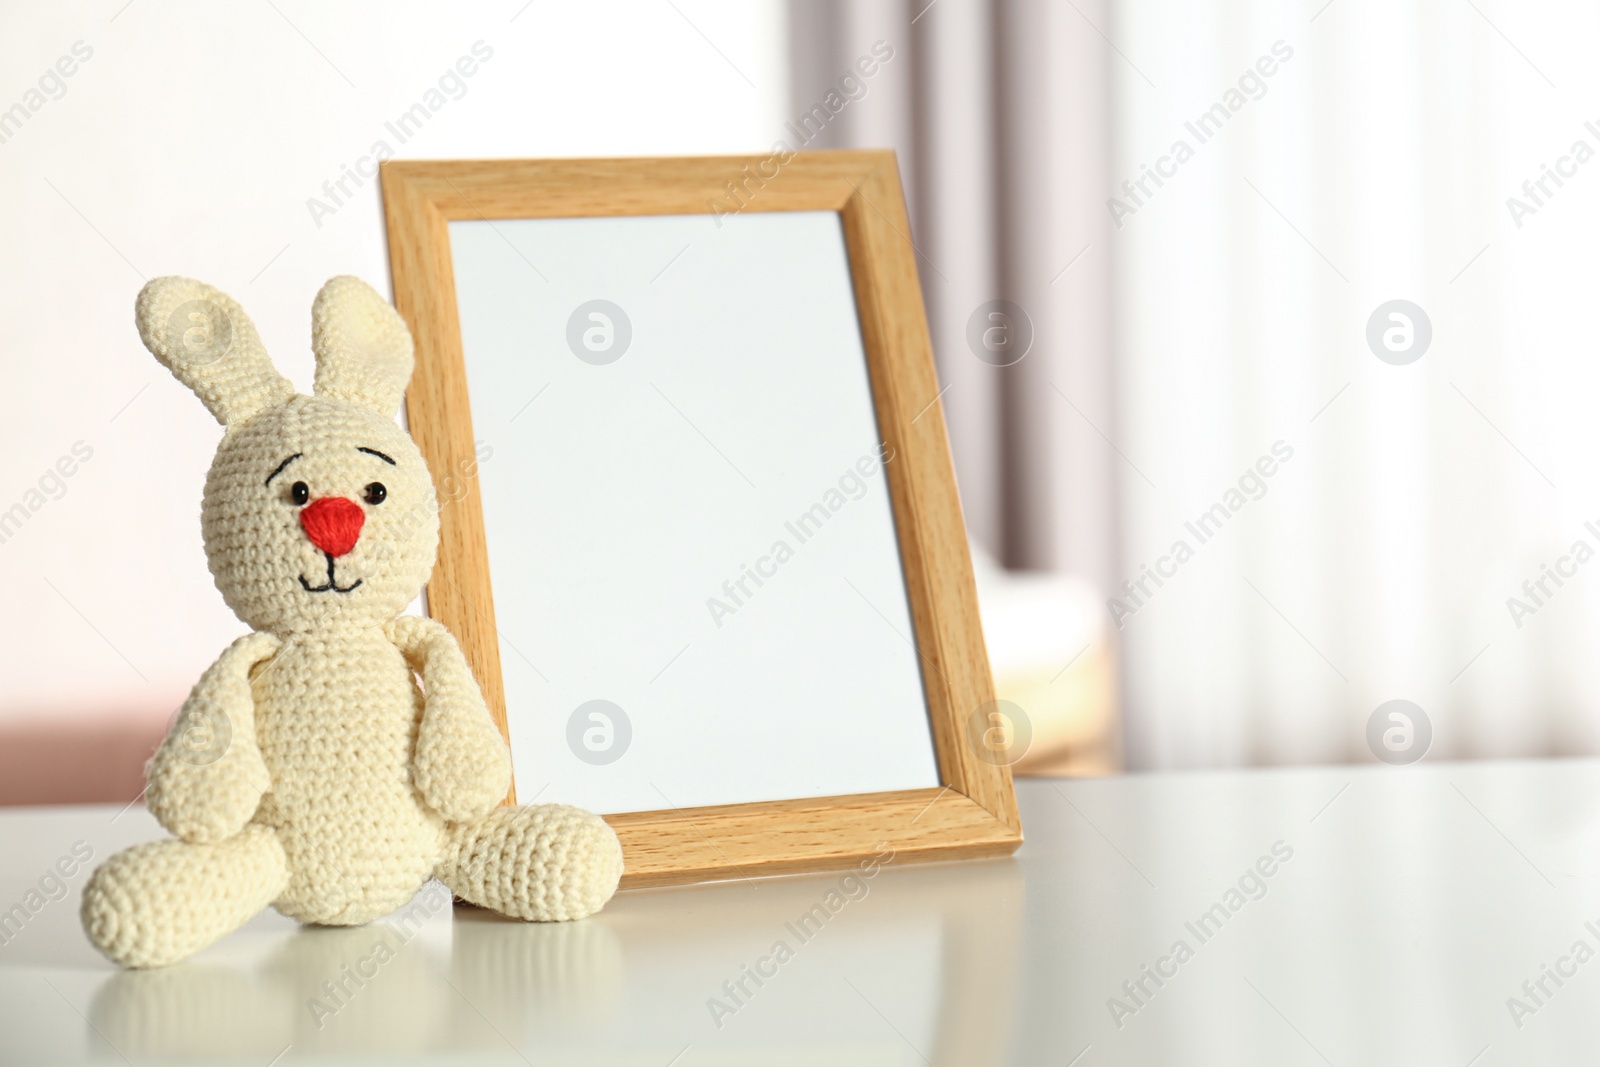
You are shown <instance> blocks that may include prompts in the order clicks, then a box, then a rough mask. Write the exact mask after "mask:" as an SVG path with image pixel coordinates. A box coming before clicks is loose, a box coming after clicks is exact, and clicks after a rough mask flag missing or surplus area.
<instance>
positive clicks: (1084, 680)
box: [0, 0, 1600, 803]
mask: <svg viewBox="0 0 1600 1067" xmlns="http://www.w3.org/2000/svg"><path fill="white" fill-rule="evenodd" d="M0 26H3V28H4V31H5V32H3V33H0V71H4V72H5V75H4V77H3V78H0V192H3V195H4V200H5V203H6V204H7V208H6V220H7V224H6V228H5V236H6V242H5V246H4V248H3V249H0V285H3V291H4V294H5V295H4V298H0V336H3V337H4V338H5V341H4V354H3V356H0V360H3V364H0V365H3V366H4V368H5V376H4V388H3V389H0V589H3V591H4V598H3V599H4V603H5V605H6V608H7V610H6V612H5V615H4V619H3V621H0V637H3V639H0V802H10V803H19V802H47V801H60V800H110V799H122V798H127V799H131V798H132V797H133V796H134V795H136V794H137V792H138V791H139V788H140V786H141V784H142V781H141V764H142V761H143V760H144V758H145V757H146V756H147V755H148V754H149V752H150V751H151V749H152V748H153V746H154V744H155V741H156V739H157V738H158V737H159V736H160V734H161V733H162V732H163V730H164V728H165V725H166V723H167V722H168V721H169V719H170V718H171V716H172V714H173V713H174V711H175V710H176V708H177V706H178V704H179V703H180V702H181V701H182V699H183V696H184V694H185V692H186V691H187V689H188V687H189V686H190V685H191V684H192V683H193V682H194V680H195V679H196V677H197V676H198V675H199V673H200V672H201V671H202V670H203V669H204V668H205V667H206V666H207V665H208V664H209V663H210V662H211V661H212V660H213V659H214V657H215V656H216V655H217V653H218V652H219V651H220V649H221V648H222V647H223V646H224V644H225V643H226V642H227V641H229V640H231V639H232V638H233V637H234V636H235V635H237V634H238V633H239V632H241V624H240V623H238V621H237V620H235V619H234V618H233V617H232V616H231V614H230V613H229V612H228V611H227V609H226V607H225V606H224V605H223V604H222V601H221V598H220V597H219V596H218V594H217V593H216V591H215V590H214V589H213V588H212V586H211V583H210V579H209V575H208V573H207V571H206V568H205V562H204V558H203V554H202V551H201V545H200V530H199V522H198V509H199V499H200V490H201V484H202V480H203V476H204V472H205V468H206V466H207V464H208V462H209V459H210V457H211V454H212V451H213V449H214V446H215V442H216V439H217V437H218V436H219V434H220V430H219V428H218V427H217V426H216V425H215V423H213V422H212V421H211V420H210V419H209V417H208V416H207V415H206V414H205V412H204V411H203V410H202V409H201V407H200V405H198V404H196V403H195V402H194V399H193V397H192V396H190V395H189V394H188V393H187V392H186V391H185V390H183V389H182V388H180V387H178V386H177V385H176V384H175V383H173V382H172V381H171V380H170V378H169V377H168V376H167V375H166V374H165V373H164V372H162V371H161V370H160V368H159V367H157V366H156V364H155V363H154V361H153V360H152V359H151V357H150V356H149V355H148V353H146V352H145V351H144V349H143V347H142V346H141V345H140V343H139V341H138V337H137V335H136V334H135V331H134V329H133V325H132V314H131V310H132V303H133V297H134V294H135V293H136V292H137V291H138V289H139V287H140V286H141V285H142V284H143V282H144V280H145V279H146V278H149V277H154V276H156V275H158V274H163V273H183V274H189V275H194V276H198V277H202V278H205V279H207V280H209V281H211V282H213V283H214V284H216V285H218V286H219V287H221V288H223V289H224V290H226V291H228V292H230V293H232V294H233V295H234V296H235V297H237V298H238V299H239V300H240V302H241V303H242V304H243V305H244V306H245V307H246V308H247V309H248V310H249V311H250V313H251V315H252V316H253V317H254V318H255V321H256V323H257V325H258V326H259V327H260V329H261V333H262V334H263V337H264V339H265V341H266V344H267V348H268V350H269V351H270V352H272V353H273V355H274V357H275V359H276V360H277V362H278V364H279V366H280V368H282V369H283V370H284V372H285V373H286V374H288V375H289V376H290V377H291V378H292V379H294V380H295V381H296V382H297V384H299V385H300V386H301V387H302V388H307V387H309V383H310V379H311V358H310V353H309V348H308V322H307V315H306V308H307V306H308V301H309V298H310V294H312V293H314V292H315V290H316V288H317V287H318V286H319V285H320V284H321V282H322V281H323V280H325V279H326V278H327V277H329V276H330V275H333V274H336V273H354V274H358V275H361V276H362V277H365V278H367V279H370V280H372V281H373V282H374V283H375V284H378V285H379V286H380V288H381V287H382V286H383V285H384V284H386V281H387V277H388V267H387V253H386V249H385V244H384V237H383V228H382V221H381V205H380V201H379V196H378V190H377V183H376V180H375V178H374V177H373V174H372V173H371V162H370V161H371V159H372V157H373V155H374V153H375V152H376V151H377V145H378V144H379V143H380V142H381V143H383V144H384V145H385V146H386V148H387V149H388V151H389V152H391V153H392V154H393V155H395V156H397V157H399V158H452V157H454V158H460V157H473V156H583V155H591V156H609V155H649V154H713V153H762V154H765V153H767V152H769V151H770V150H771V148H772V147H773V145H774V144H775V142H779V141H781V142H783V143H785V144H786V145H788V146H790V147H795V148H832V147H858V146H859V147H879V146H888V147H892V148H894V149H895V150H896V151H897V153H898V155H899V160H900V166H901V170H902V174H903V177H904V180H905V184H906V194H907V198H908V201H909V205H910V209H911V216H912V222H913V233H912V234H911V235H910V237H911V239H912V241H913V242H914V244H915V246H916V251H917V256H918V264H919V267H920V270H921V275H922V283H923V289H924V293H925V296H926V300H927V305H928V313H929V318H930V325H931V327H932V331H933V338H934V347H935V351H936V356H937V359H938V363H939V371H940V376H941V381H942V385H943V387H944V390H945V391H944V393H943V394H942V395H943V401H944V410H945V413H946V417H947V419H948V422H949V425H950V433H951V437H952V443H953V448H954V451H955V457H956V466H957V470H958V476H959V480H960V486H961V493H962V498H963V502H964V506H965V508H966V513H967V519H968V523H969V526H970V529H971V533H972V537H973V540H974V544H975V546H976V549H977V551H978V552H979V553H980V560H979V570H980V599H981V601H982V603H983V610H984V616H985V619H984V622H985V629H986V633H987V636H988V639H989V644H990V651H991V656H992V658H993V660H994V663H995V669H996V674H997V681H998V684H999V687H1000V690H1001V695H1002V696H1003V697H1006V698H1007V699H1009V700H1011V701H1013V702H1014V703H1015V704H1016V705H1017V706H1018V707H1019V708H1020V709H1022V713H1023V714H1026V715H1027V716H1028V717H1029V719H1030V720H1031V722H1032V725H1033V731H1034V741H1033V746H1032V748H1031V749H1030V751H1029V752H1028V753H1027V754H1026V755H1025V756H1024V757H1023V759H1022V761H1021V762H1020V763H1019V764H1018V770H1019V771H1024V772H1034V773H1089V774H1101V773H1112V772H1116V771H1120V770H1155V769H1171V768H1190V767H1223V766H1240V765H1260V764H1284V763H1328V762H1350V761H1370V760H1373V759H1375V758H1377V756H1376V755H1375V750H1374V749H1373V748H1372V747H1371V746H1370V745H1369V743H1368V740H1367V738H1368V722H1369V719H1370V718H1371V716H1372V715H1373V713H1374V710H1375V709H1377V708H1378V707H1379V706H1380V705H1382V704H1384V703H1385V702H1388V701H1391V700H1406V701H1410V702H1412V704H1413V705H1414V706H1415V708H1416V709H1417V711H1416V712H1415V713H1414V714H1416V715H1420V716H1421V717H1422V718H1421V721H1422V723H1424V724H1425V725H1426V728H1427V729H1428V731H1429V732H1430V733H1431V748H1430V749H1429V752H1428V754H1429V757H1430V758H1435V759H1439V758H1445V759H1454V758H1480V757H1498V756H1541V755H1557V754H1575V753H1592V752H1595V751H1600V658H1597V657H1595V656H1594V655H1592V654H1591V651H1590V650H1591V649H1592V648H1593V647H1594V646H1595V642H1596V638H1597V637H1600V595H1597V594H1600V565H1596V566H1593V567H1590V566H1589V565H1588V564H1589V562H1590V561H1591V560H1592V559H1593V558H1594V557H1595V556H1596V554H1597V553H1600V501H1597V499H1596V494H1595V493H1594V491H1593V489H1592V488H1591V483H1592V481H1593V479H1592V477H1591V475H1590V473H1589V472H1590V468H1591V462H1590V457H1591V456H1592V455H1593V454H1594V452H1595V443H1596V442H1595V441H1594V437H1595V433H1596V430H1595V426H1596V421H1595V420H1594V419H1593V417H1592V416H1591V414H1590V409H1591V408H1592V406H1593V398H1594V396H1595V394H1596V390H1597V386H1600V380H1597V376H1600V372H1597V370H1596V363H1595V360H1594V359H1592V358H1591V357H1592V356H1593V354H1594V353H1593V346H1594V344H1595V342H1594V338H1593V330H1592V329H1591V328H1590V324H1589V321H1588V319H1589V315H1588V312H1587V310H1586V309H1587V308H1589V307H1590V306H1591V303H1592V298H1590V297H1589V296H1588V294H1590V293H1592V292H1593V291H1594V290H1595V287H1596V282H1597V281H1600V278H1597V273H1600V260H1597V257H1596V255H1595V254H1594V250H1593V248H1592V247H1591V244H1590V242H1591V240H1592V238H1593V235H1594V234H1595V233H1597V232H1600V229H1597V226H1596V223H1597V221H1600V219H1597V216H1596V211H1597V206H1600V164H1597V165H1594V166H1591V165H1590V164H1591V163H1593V162H1594V159H1595V156H1596V153H1597V152H1600V108H1594V107H1589V106H1588V105H1587V104H1586V101H1589V100H1592V99H1600V97H1597V96H1596V93H1595V87H1594V85H1593V84H1592V83H1593V82H1594V81H1595V78H1596V75H1595V74H1594V73H1593V64H1592V62H1591V61H1590V57H1589V56H1588V55H1587V52H1586V46H1587V44H1588V43H1589V42H1592V41H1593V40H1595V35H1596V33H1597V31H1600V11H1596V10H1595V9H1594V8H1593V7H1592V6H1586V5H1579V4H1576V3H1537V4H1512V3H1509V2H1505V0H1420V2H1407V3H1394V2H1377V0H1306V2H1303V3H1301V2H1296V3H1272V4H1267V3H1250V2H1229V0H1201V2H1193V0H1191V2H1186V3H1179V2H1176V0H1173V2H1153V0H1144V2H1138V3H1134V2H1123V0H790V2H788V3H785V2H784V0H630V2H621V0H618V2H607V3H595V4H583V5H575V4H561V3H557V2H555V0H531V2H530V0H506V2H504V3H501V2H492V3H490V2H485V3H475V4H458V5H451V6H449V7H448V8H446V7H444V6H443V5H432V4H421V3H399V4H395V3H391V4H384V5H377V4H359V5H358V4H341V5H324V4H313V3H307V2H303V0H251V2H246V3H240V4H234V5H227V6H222V5H207V4H201V3H198V2H196V3H176V2H164V0H132V2H128V0H108V2H106V3H74V4H54V5H49V6H45V5H25V4H22V3H19V2H13V3H6V4H0ZM464 56H466V57H473V62H472V64H470V66H472V68H473V73H472V74H470V75H465V74H462V73H459V72H460V71H461V70H463V69H464V68H463V67H461V66H458V61H459V60H460V59H461V57H464ZM868 56H871V57H874V59H875V60H876V62H874V63H871V64H866V65H861V64H860V61H861V60H862V59H863V58H864V57H868ZM867 67H871V68H873V72H872V73H871V74H870V75H866V74H863V73H861V72H862V71H863V70H865V69H867ZM418 104H421V105H422V112H416V111H415V108H416V105H418ZM1586 107H1587V108H1588V110H1586ZM407 113H412V114H414V115H415V114H423V113H425V115H426V118H425V119H423V120H421V121H413V122H412V123H410V124H408V125H407V126H405V128H404V129H399V128H397V127H396V126H395V123H396V122H397V120H398V119H399V118H400V116H402V115H405V114H407ZM1591 172H1592V173H1591ZM1591 523H1592V524H1591ZM1591 571H1592V572H1594V573H1592V574H1591Z"/></svg>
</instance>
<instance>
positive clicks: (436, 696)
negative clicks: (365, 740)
mask: <svg viewBox="0 0 1600 1067" xmlns="http://www.w3.org/2000/svg"><path fill="white" fill-rule="evenodd" d="M385 630H386V632H387V633H388V635H389V640H391V641H393V642H394V643H395V645H396V646H397V647H398V648H399V649H400V651H401V653H402V654H403V655H404V656H405V658H406V662H407V663H408V664H409V665H410V666H411V669H412V670H414V671H416V672H417V673H418V674H420V675H421V676H422V692H423V711H422V725H421V727H420V728H419V729H418V731H417V751H416V755H415V756H414V757H413V759H412V770H413V772H414V774H415V781H416V784H417V788H418V790H420V791H421V793H422V799H423V800H424V801H426V802H427V803H428V806H429V807H431V808H433V809H434V810H435V811H437V812H438V813H439V814H440V815H443V816H444V817H445V818H446V819H448V820H450V821H451V822H463V821H465V820H468V819H475V818H477V817H478V816H480V815H486V814H488V813H489V812H490V811H492V810H494V808H495V806H496V805H497V804H499V803H500V802H501V801H502V800H504V799H505V796H506V793H507V792H508V791H509V790H510V788H511V753H510V751H509V750H507V748H506V743H505V739H504V738H502V737H501V736H500V729H499V727H497V726H495V724H494V720H493V719H492V718H490V717H489V707H488V705H487V704H485V703H484V701H483V692H482V691H481V690H480V689H479V688H478V681H477V679H476V678H474V677H473V676H472V669H471V668H470V667H468V666H467V659H466V657H465V656H463V655H462V654H461V646H460V645H458V644H456V639H455V637H454V636H452V635H451V633H450V631H449V630H447V629H445V628H444V626H443V625H442V624H440V623H438V622H435V621H434V620H432V619H425V618H422V617H420V616H417V615H402V616H400V617H399V618H397V619H395V620H394V621H393V622H391V623H389V625H388V626H387V627H385Z"/></svg>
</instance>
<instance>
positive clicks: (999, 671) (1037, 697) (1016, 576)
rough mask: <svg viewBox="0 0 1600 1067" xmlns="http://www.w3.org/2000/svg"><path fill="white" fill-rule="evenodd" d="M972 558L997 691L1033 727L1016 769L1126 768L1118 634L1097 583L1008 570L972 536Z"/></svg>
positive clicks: (1085, 771)
mask: <svg viewBox="0 0 1600 1067" xmlns="http://www.w3.org/2000/svg"><path fill="white" fill-rule="evenodd" d="M972 562H973V569H974V571H975V573H976V576H977V580H978V606H979V610H980V611H981V613H982V615H983V633H984V637H985V639H986V640H987V641H988V645H989V665H990V667H991V669H992V670H993V671H994V681H995V695H996V697H997V698H998V699H1000V700H1005V701H1010V702H1011V703H1012V704H1015V705H1016V706H1017V707H1018V708H1020V709H1021V714H1022V715H1024V716H1026V718H1027V720H1028V724H1029V726H1030V727H1031V728H1032V732H1033V737H1032V740H1031V741H1030V742H1029V744H1028V747H1027V750H1026V751H1025V752H1024V753H1023V754H1022V757H1021V758H1020V759H1018V760H1017V762H1016V763H1015V764H1013V765H1012V768H1011V769H1012V772H1013V773H1015V774H1019V775H1096V774H1114V773H1116V772H1118V771H1120V770H1121V769H1122V744H1121V735H1122V731H1121V717H1120V714H1119V710H1118V704H1117V684H1116V680H1117V664H1116V654H1115V643H1114V640H1113V638H1112V635H1111V627H1110V625H1109V621H1108V618H1107V615H1106V611H1105V607H1104V605H1103V604H1101V602H1100V600H1099V598H1098V597H1097V596H1096V595H1095V593H1094V590H1093V589H1092V588H1090V586H1089V585H1088V583H1086V582H1084V581H1081V580H1080V579H1077V578H1074V577H1071V576H1068V575H1057V574H1037V573H1030V572H1026V571H1005V570H1002V569H1001V568H1000V567H999V566H998V565H996V564H995V562H994V561H993V560H992V559H991V558H990V557H989V556H988V555H987V554H985V553H984V551H983V550H982V549H981V548H979V547H977V545H976V544H974V546H973V560H972Z"/></svg>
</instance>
